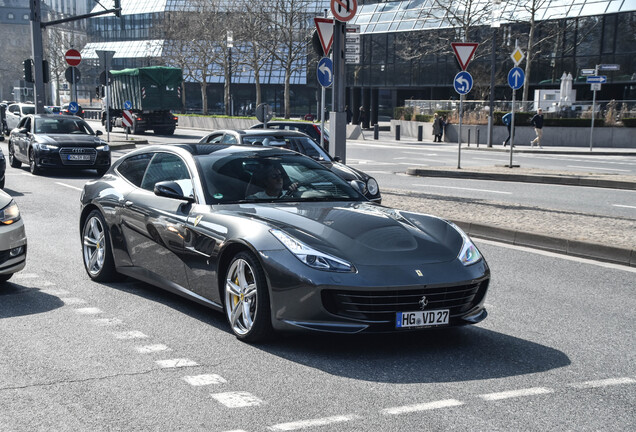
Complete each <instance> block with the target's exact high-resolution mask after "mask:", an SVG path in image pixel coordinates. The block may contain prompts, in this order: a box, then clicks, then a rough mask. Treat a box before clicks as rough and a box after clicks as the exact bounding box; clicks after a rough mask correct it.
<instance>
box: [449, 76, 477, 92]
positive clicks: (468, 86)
mask: <svg viewBox="0 0 636 432" xmlns="http://www.w3.org/2000/svg"><path fill="white" fill-rule="evenodd" d="M453 86H455V91H456V92H457V93H459V94H460V95H465V94H467V93H468V92H470V91H471V90H472V88H473V77H472V76H471V75H470V74H469V73H468V72H466V71H461V72H460V73H458V74H457V75H455V79H454V80H453Z"/></svg>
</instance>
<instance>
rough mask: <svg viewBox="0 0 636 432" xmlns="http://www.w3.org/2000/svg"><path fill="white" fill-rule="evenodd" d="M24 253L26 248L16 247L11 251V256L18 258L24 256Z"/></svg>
mask: <svg viewBox="0 0 636 432" xmlns="http://www.w3.org/2000/svg"><path fill="white" fill-rule="evenodd" d="M23 251H24V246H18V247H14V248H13V249H11V250H10V251H9V256H10V257H16V256H18V255H20V254H22V252H23Z"/></svg>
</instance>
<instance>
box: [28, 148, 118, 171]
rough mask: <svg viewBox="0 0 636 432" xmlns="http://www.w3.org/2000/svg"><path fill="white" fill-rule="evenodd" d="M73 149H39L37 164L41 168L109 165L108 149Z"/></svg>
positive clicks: (98, 167)
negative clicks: (77, 158)
mask: <svg viewBox="0 0 636 432" xmlns="http://www.w3.org/2000/svg"><path fill="white" fill-rule="evenodd" d="M72 150H73V149H69V148H60V149H59V150H40V151H39V152H38V153H37V154H36V158H37V162H38V165H39V166H41V167H42V168H65V169H68V168H70V169H73V168H77V169H101V168H108V167H109V166H110V160H111V157H110V151H97V150H95V149H93V148H86V149H82V152H77V153H74V152H72ZM83 155H86V156H87V157H88V159H87V160H72V159H71V158H72V157H74V156H83Z"/></svg>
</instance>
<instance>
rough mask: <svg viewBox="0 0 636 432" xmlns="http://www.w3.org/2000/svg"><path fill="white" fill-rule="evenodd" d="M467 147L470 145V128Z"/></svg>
mask: <svg viewBox="0 0 636 432" xmlns="http://www.w3.org/2000/svg"><path fill="white" fill-rule="evenodd" d="M466 147H470V129H468V141H466Z"/></svg>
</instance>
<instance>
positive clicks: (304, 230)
mask: <svg viewBox="0 0 636 432" xmlns="http://www.w3.org/2000/svg"><path fill="white" fill-rule="evenodd" d="M274 189H275V191H274ZM81 203H82V210H81V213H80V219H79V228H80V238H81V248H82V256H83V262H84V267H85V269H86V272H87V273H88V276H89V277H90V278H91V279H93V280H94V281H98V282H107V281H112V280H113V279H114V278H115V277H116V276H117V274H122V275H127V276H130V277H133V278H136V279H140V280H142V281H145V282H147V283H150V284H153V285H156V286H158V287H161V288H163V289H166V290H169V291H172V292H174V293H176V294H178V295H181V296H184V297H187V298H190V299H193V300H195V301H197V302H199V303H201V304H203V305H206V306H209V307H211V308H213V309H216V310H218V311H224V312H225V316H226V318H227V321H228V323H229V327H230V328H231V330H232V332H233V333H234V334H235V335H236V337H237V338H239V339H241V340H244V341H250V342H256V341H260V340H263V339H266V338H268V337H269V336H270V335H271V334H272V333H273V331H274V330H281V331H282V330H296V331H317V332H335V333H350V334H352V333H360V332H408V331H411V330H421V329H425V328H440V327H446V326H461V325H465V324H475V323H478V322H480V321H482V320H483V319H485V318H486V316H487V312H486V309H485V306H484V301H485V296H486V291H487V289H488V284H489V281H490V270H489V267H488V265H487V264H486V261H485V260H484V258H483V257H482V255H481V253H480V252H479V251H478V249H477V247H476V246H475V245H474V244H473V243H472V241H471V240H470V238H469V237H468V236H467V235H466V234H465V233H464V232H463V231H462V230H461V229H459V228H458V227H457V226H455V225H454V224H452V223H451V222H448V221H446V220H444V219H441V218H437V217H435V216H431V215H424V214H417V213H411V212H406V211H401V210H397V209H390V208H387V207H383V206H380V205H377V204H374V203H372V202H369V201H368V200H367V199H366V198H365V197H364V196H362V194H361V193H360V192H359V191H358V190H357V189H356V188H354V187H352V185H351V184H350V183H348V182H346V181H343V180H342V179H341V178H340V177H338V176H337V175H335V174H334V173H333V172H332V171H330V170H328V169H327V168H325V167H324V166H323V165H321V164H320V163H318V162H316V161H315V160H313V159H311V158H308V157H306V156H304V155H301V154H298V153H296V152H292V151H289V150H286V149H280V148H271V147H269V148H268V147H257V146H225V145H213V144H183V145H161V146H145V147H144V148H141V149H138V150H135V151H133V152H130V153H128V154H127V155H125V156H123V157H122V158H120V159H118V160H117V161H116V162H115V163H114V164H113V167H112V168H111V170H110V171H109V173H108V175H106V176H104V177H102V178H101V179H97V180H93V181H89V182H87V183H86V184H85V186H84V189H83V192H82V194H81Z"/></svg>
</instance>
